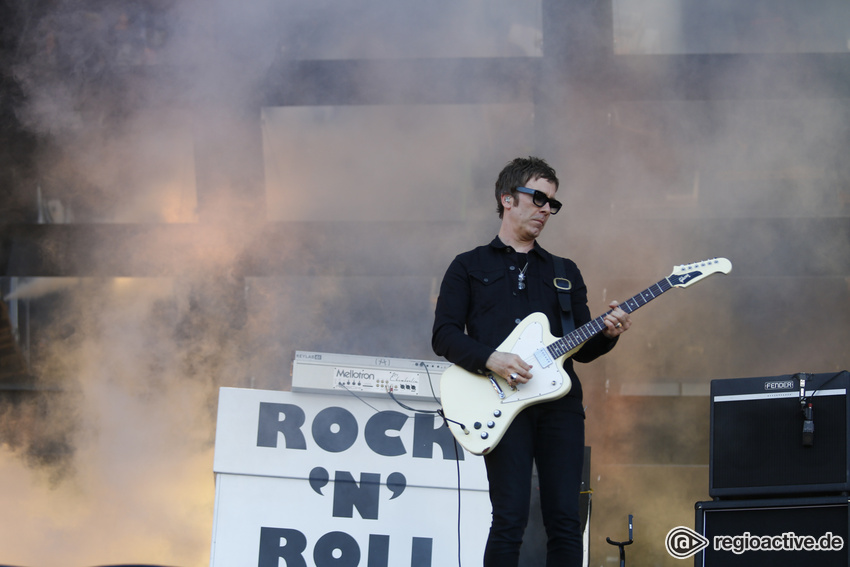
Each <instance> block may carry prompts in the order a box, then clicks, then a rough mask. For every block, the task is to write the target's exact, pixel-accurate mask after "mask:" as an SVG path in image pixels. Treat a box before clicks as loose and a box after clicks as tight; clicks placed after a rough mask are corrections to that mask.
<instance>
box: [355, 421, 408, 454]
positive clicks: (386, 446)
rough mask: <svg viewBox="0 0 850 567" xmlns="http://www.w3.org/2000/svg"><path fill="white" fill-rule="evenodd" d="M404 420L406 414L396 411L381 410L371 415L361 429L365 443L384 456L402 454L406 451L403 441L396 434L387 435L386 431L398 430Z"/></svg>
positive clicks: (402, 425)
mask: <svg viewBox="0 0 850 567" xmlns="http://www.w3.org/2000/svg"><path fill="white" fill-rule="evenodd" d="M406 421H407V416H406V415H405V414H403V413H401V412H397V411H382V412H378V413H376V414H374V415H372V417H370V418H369V421H367V422H366V427H365V428H364V430H363V435H364V436H365V437H366V444H367V445H369V448H370V449H372V450H373V451H375V452H376V453H378V454H379V455H383V456H384V457H398V456H399V455H404V454H405V453H407V450H406V449H405V448H404V443H403V442H402V441H401V439H400V438H399V437H398V436H396V435H393V436H390V435H387V432H388V431H396V432H397V431H400V430H401V428H402V427H404V423H405V422H406Z"/></svg>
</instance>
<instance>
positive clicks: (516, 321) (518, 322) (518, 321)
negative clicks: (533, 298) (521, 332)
mask: <svg viewBox="0 0 850 567" xmlns="http://www.w3.org/2000/svg"><path fill="white" fill-rule="evenodd" d="M514 323H516V324H517V325H519V324H520V323H522V319H514Z"/></svg>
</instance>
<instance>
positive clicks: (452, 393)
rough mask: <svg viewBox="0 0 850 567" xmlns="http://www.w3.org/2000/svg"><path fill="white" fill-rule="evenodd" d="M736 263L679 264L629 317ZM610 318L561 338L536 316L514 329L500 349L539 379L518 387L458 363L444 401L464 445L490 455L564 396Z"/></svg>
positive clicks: (443, 383) (632, 301) (627, 305)
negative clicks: (579, 358) (573, 360)
mask: <svg viewBox="0 0 850 567" xmlns="http://www.w3.org/2000/svg"><path fill="white" fill-rule="evenodd" d="M731 270H732V263H731V262H729V260H727V259H726V258H712V259H710V260H703V261H701V262H695V263H693V264H683V265H681V266H676V267H675V268H674V269H673V273H672V274H670V275H669V276H668V277H666V278H664V279H662V280H661V281H659V282H656V283H655V284H653V285H651V286H649V287H648V288H646V289H645V290H643V291H641V292H640V293H638V294H637V295H635V296H633V297H631V298H629V299H627V300H626V301H624V302H623V303H621V304H620V308H621V309H623V310H624V311H625V312H626V313H633V312H634V311H635V310H636V309H638V308H640V307H642V306H644V305H646V304H647V303H649V302H650V301H652V300H653V299H655V298H656V297H658V296H660V295H661V294H662V293H665V292H667V291H669V290H670V289H673V288H677V287H678V288H684V287H688V286H690V285H693V284H695V283H696V282H698V281H702V280H703V279H704V278H706V277H708V276H710V275H712V274H718V273H722V274H728V273H729V272H730V271H731ZM604 318H605V314H603V315H600V316H599V317H597V318H596V319H593V320H592V321H588V322H587V323H585V324H584V325H582V326H581V327H580V328H578V329H575V330H574V331H571V332H570V333H569V334H567V335H566V336H564V337H562V338H560V339H556V338H555V337H553V336H552V335H551V333H550V332H549V320H548V319H547V318H546V316H545V315H544V314H542V313H532V314H531V315H529V316H528V317H526V318H525V319H523V320H522V321H520V323H519V325H517V326H516V328H515V329H514V330H513V332H512V333H511V334H510V335H509V336H508V338H507V339H505V340H504V342H503V343H502V344H501V345H499V347H498V349H497V350H499V351H502V352H512V353H514V354H518V355H519V356H520V357H522V359H523V360H525V361H526V362H527V363H529V364H531V366H532V369H531V373H532V374H533V377H532V379H531V380H529V381H528V383H527V384H520V385H518V386H516V387H514V388H512V387H511V386H509V385H508V382H507V380H505V379H504V378H503V377H501V376H498V375H496V374H492V373H491V374H488V375H485V376H482V375H479V374H475V373H472V372H467V371H466V370H464V369H463V368H461V367H459V366H457V365H453V366H450V367H449V368H447V369H446V370H445V372H443V375H442V377H441V378H440V397H441V401H442V405H443V415H444V416H445V418H446V420H447V422H448V424H449V429H450V430H451V432H452V435H454V437H455V439H457V441H458V443H460V444H461V446H462V447H463V448H464V449H466V450H467V451H469V452H470V453H474V454H476V455H484V454H486V453H487V452H488V451H491V450H492V449H493V447H495V446H496V444H497V443H498V442H499V440H501V439H502V437H503V436H504V435H505V431H507V429H508V426H510V424H511V423H512V422H513V420H514V419H515V418H516V416H517V414H519V412H521V411H522V410H523V409H525V408H526V407H528V406H530V405H532V404H539V403H540V402H545V401H548V400H554V399H557V398H560V397H561V396H564V395H565V394H566V393H567V392H569V391H570V387H571V386H572V384H571V382H570V377H569V376H568V375H567V373H566V372H564V368H563V367H564V361H565V360H566V359H567V358H569V357H571V356H572V355H573V354H575V353H576V352H577V351H578V350H579V349H580V348H581V347H582V346H583V345H584V344H585V342H586V341H587V340H589V339H590V338H591V337H593V336H595V335H596V334H598V333H601V332H602V331H603V330H605V328H606V327H605V320H604Z"/></svg>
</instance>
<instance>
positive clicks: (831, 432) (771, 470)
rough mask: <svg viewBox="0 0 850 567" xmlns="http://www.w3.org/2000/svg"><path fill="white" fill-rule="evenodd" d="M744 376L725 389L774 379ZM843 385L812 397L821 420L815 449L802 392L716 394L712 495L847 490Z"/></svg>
mask: <svg viewBox="0 0 850 567" xmlns="http://www.w3.org/2000/svg"><path fill="white" fill-rule="evenodd" d="M845 374H846V373H845ZM817 376H820V375H817ZM829 376H834V375H829ZM844 378H845V380H844V382H846V376H845V377H844ZM740 380H742V383H740V384H732V385H730V384H724V387H725V388H730V387H732V388H737V390H738V391H740V390H741V389H743V390H746V389H757V388H758V387H759V386H761V385H763V383H764V382H765V380H769V379H755V381H753V380H754V379H740ZM723 382H729V381H723ZM838 385H839V384H834V383H831V384H830V388H833V389H831V390H829V391H826V392H824V394H825V395H817V396H814V397H812V398H810V400H811V402H812V406H813V411H814V424H815V432H814V444H813V445H812V446H811V447H806V446H804V445H803V434H802V431H803V416H802V412H801V411H800V400H799V396H798V395H794V397H790V396H785V397H777V398H766V399H764V398H762V399H759V396H758V395H753V396H750V397H748V396H746V395H738V396H715V395H714V393H713V394H712V417H711V421H712V424H711V426H712V439H711V455H710V468H711V474H710V476H711V483H710V487H709V494H711V495H712V496H714V497H718V496H736V497H737V496H755V495H764V494H792V493H800V494H810V493H835V492H841V491H846V490H847V489H848V487H850V483H848V464H847V462H848V461H847V454H848V451H847V442H848V436H847V429H848V421H847V395H846V389H844V388H845V387H846V384H841V388H838V389H835V387H836V386H838ZM712 386H713V387H714V383H712ZM762 392H763V390H762ZM827 394H828V395H827ZM724 398H727V399H724ZM728 398H733V399H732V400H728Z"/></svg>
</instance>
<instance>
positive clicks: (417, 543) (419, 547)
mask: <svg viewBox="0 0 850 567" xmlns="http://www.w3.org/2000/svg"><path fill="white" fill-rule="evenodd" d="M433 545H434V540H433V539H431V538H430V537H415V538H413V544H412V545H411V548H410V567H431V548H432V547H433ZM286 567H289V566H288V565H287V566H286Z"/></svg>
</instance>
